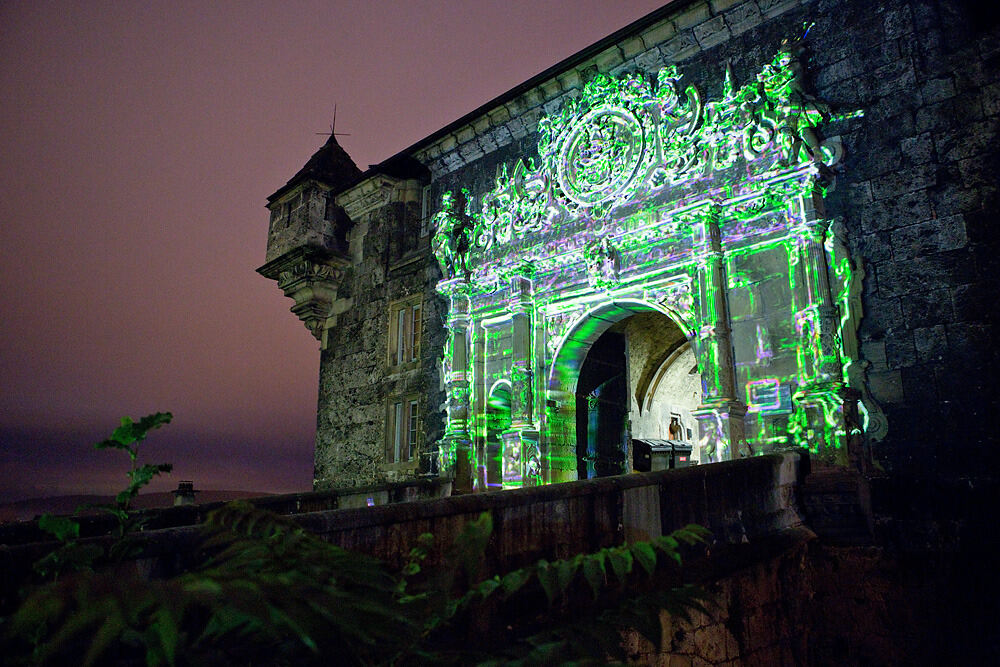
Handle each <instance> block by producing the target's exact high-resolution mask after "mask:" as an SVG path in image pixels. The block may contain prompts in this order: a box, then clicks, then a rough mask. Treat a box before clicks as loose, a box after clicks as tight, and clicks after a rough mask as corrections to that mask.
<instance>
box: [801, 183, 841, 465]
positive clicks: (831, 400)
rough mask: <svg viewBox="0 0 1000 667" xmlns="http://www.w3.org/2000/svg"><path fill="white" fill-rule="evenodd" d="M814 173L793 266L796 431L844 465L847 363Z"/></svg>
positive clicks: (824, 455) (823, 456)
mask: <svg viewBox="0 0 1000 667" xmlns="http://www.w3.org/2000/svg"><path fill="white" fill-rule="evenodd" d="M816 188H817V186H816V185H815V183H814V181H813V179H812V178H810V179H809V180H808V181H807V182H806V184H805V190H804V192H803V194H802V195H800V196H799V198H798V199H797V201H796V208H797V209H798V210H797V211H796V213H797V216H798V222H797V223H796V224H795V225H794V226H793V227H792V230H791V234H792V241H793V242H792V250H791V252H792V254H793V256H792V257H791V264H792V268H793V270H792V271H791V272H790V276H789V277H790V279H791V281H792V284H791V288H792V302H793V304H794V306H793V307H794V309H795V328H796V331H797V332H798V334H799V342H798V354H797V357H798V367H799V378H798V385H799V386H798V390H797V391H796V392H795V396H794V399H795V403H796V412H795V415H794V417H793V423H792V427H793V431H794V432H795V434H796V437H797V439H798V440H799V442H800V443H801V444H802V445H804V446H807V447H808V448H809V449H810V450H811V451H813V452H814V453H816V454H819V456H820V458H821V459H824V460H826V461H827V462H830V463H838V464H841V465H846V464H847V463H848V453H847V450H846V445H847V441H846V438H845V435H846V434H845V431H844V410H843V404H844V403H843V389H844V382H843V379H844V378H843V364H842V361H841V357H840V347H839V318H840V315H839V312H838V310H837V308H836V307H835V306H834V304H833V295H832V294H831V292H830V276H829V273H828V267H827V260H826V247H825V241H826V234H827V230H828V228H829V222H828V221H827V220H825V219H823V217H822V210H821V207H822V199H821V196H820V194H819V193H818V192H817V191H816Z"/></svg>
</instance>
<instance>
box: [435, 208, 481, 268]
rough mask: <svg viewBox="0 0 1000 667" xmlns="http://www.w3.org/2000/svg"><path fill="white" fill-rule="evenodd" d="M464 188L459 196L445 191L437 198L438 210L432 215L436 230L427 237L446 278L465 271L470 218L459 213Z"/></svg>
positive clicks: (461, 209)
mask: <svg viewBox="0 0 1000 667" xmlns="http://www.w3.org/2000/svg"><path fill="white" fill-rule="evenodd" d="M464 204H465V197H464V191H463V192H462V193H460V194H459V196H457V197H456V196H455V195H453V194H452V193H451V192H446V193H445V194H444V196H443V197H442V198H441V210H440V211H439V212H438V213H437V214H435V215H434V226H435V228H436V230H437V231H435V233H434V238H433V239H432V240H431V249H432V250H433V251H434V255H435V256H436V257H437V260H438V263H439V264H440V265H441V274H442V275H443V276H444V278H445V279H446V280H450V279H451V278H454V277H456V276H458V275H459V274H460V273H461V274H466V273H468V271H469V267H468V263H467V259H468V254H469V228H470V226H471V223H470V221H468V220H467V219H466V217H465V216H464V215H463V213H464V208H465V205H464Z"/></svg>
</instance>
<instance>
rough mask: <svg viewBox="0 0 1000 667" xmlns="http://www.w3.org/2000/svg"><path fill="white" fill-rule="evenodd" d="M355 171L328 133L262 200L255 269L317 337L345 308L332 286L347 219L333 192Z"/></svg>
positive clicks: (340, 267) (342, 256) (342, 260)
mask: <svg viewBox="0 0 1000 667" xmlns="http://www.w3.org/2000/svg"><path fill="white" fill-rule="evenodd" d="M360 175H361V170H360V169H358V167H357V165H355V164H354V161H353V160H352V159H351V158H350V156H349V155H348V154H347V152H346V151H344V149H343V148H341V146H340V144H338V143H337V139H336V137H335V136H334V135H332V134H331V135H330V138H329V139H328V140H327V142H326V143H325V144H323V146H322V147H321V148H320V149H319V150H318V151H316V153H314V154H313V156H312V157H311V158H309V161H308V162H306V164H305V166H304V167H302V169H300V170H299V171H298V173H296V174H295V175H294V176H293V177H292V178H291V180H289V181H288V183H286V184H285V185H284V186H283V187H281V188H280V189H279V190H278V191H277V192H275V193H274V194H273V195H271V196H270V197H268V198H267V208H268V210H269V211H270V212H271V221H270V225H269V227H268V234H267V254H266V257H265V259H266V261H267V263H266V264H264V265H263V266H262V267H260V268H259V269H257V272H258V273H260V274H261V275H262V276H264V277H265V278H270V279H271V280H275V281H277V283H278V287H280V288H281V290H282V291H283V292H284V293H285V296H287V297H290V298H291V299H293V300H294V301H295V305H294V306H292V308H291V310H292V312H293V313H295V314H296V315H297V316H298V317H299V319H301V320H302V322H303V323H304V324H305V325H306V328H307V329H309V331H310V332H311V333H312V335H313V336H315V337H316V339H317V340H320V341H322V340H323V332H324V331H325V330H326V329H327V328H328V327H329V326H332V324H333V322H332V320H333V318H335V316H336V315H337V314H339V313H341V312H343V311H344V310H346V309H347V308H349V307H350V303H349V300H345V299H339V300H338V298H337V290H338V288H339V286H340V283H341V281H342V280H343V276H344V269H345V268H346V267H347V266H348V264H349V261H348V258H347V232H348V230H349V229H350V227H351V221H350V219H349V218H348V217H347V215H346V214H345V213H344V211H343V210H342V209H341V208H340V207H338V206H337V205H336V203H335V201H334V196H335V195H336V194H337V193H338V192H339V191H341V190H342V189H343V188H344V187H346V186H347V185H349V184H351V183H353V182H354V181H356V180H357V178H358V177H359V176H360Z"/></svg>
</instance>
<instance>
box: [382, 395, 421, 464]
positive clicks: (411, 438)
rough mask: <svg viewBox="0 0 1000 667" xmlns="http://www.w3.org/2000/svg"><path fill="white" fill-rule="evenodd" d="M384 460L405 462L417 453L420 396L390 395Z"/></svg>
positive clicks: (387, 461)
mask: <svg viewBox="0 0 1000 667" xmlns="http://www.w3.org/2000/svg"><path fill="white" fill-rule="evenodd" d="M387 408H388V410H387V412H388V414H387V415H386V429H385V431H386V438H385V462H386V463H387V464H392V463H407V462H409V461H413V460H414V458H415V457H416V454H417V441H418V438H419V435H420V396H419V394H410V395H407V396H396V397H392V398H390V399H389V400H388V402H387Z"/></svg>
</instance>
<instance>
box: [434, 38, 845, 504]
mask: <svg viewBox="0 0 1000 667" xmlns="http://www.w3.org/2000/svg"><path fill="white" fill-rule="evenodd" d="M800 51H801V45H800V44H799V43H797V42H795V43H789V44H785V45H783V46H782V49H781V50H780V51H779V52H778V54H777V55H776V56H775V57H774V59H773V60H772V61H771V63H769V64H767V65H765V66H764V67H763V68H762V69H761V71H760V73H759V74H758V75H757V76H756V78H755V79H754V80H753V81H751V82H749V83H747V84H746V85H744V86H742V87H738V86H737V85H736V82H735V81H734V78H733V76H732V73H731V71H729V70H728V68H727V71H726V73H725V76H724V81H723V82H722V87H721V88H722V89H721V95H720V96H718V97H717V98H716V99H713V100H711V101H707V100H706V98H705V97H704V96H703V95H702V93H701V91H700V90H699V88H698V87H696V86H695V85H693V84H692V85H686V86H683V87H682V85H681V81H682V75H681V74H680V73H679V72H678V70H677V69H676V68H675V67H672V66H671V67H666V68H664V69H662V70H660V71H659V72H658V74H657V75H656V77H655V79H653V80H650V79H648V78H646V77H643V76H640V75H638V74H627V75H623V76H621V77H619V78H617V79H612V78H610V77H607V76H603V75H599V76H597V77H595V78H594V79H593V80H591V81H590V82H589V83H588V84H587V85H586V86H585V87H584V89H583V91H582V95H581V96H580V97H579V98H578V99H576V100H572V101H570V102H567V103H566V105H565V107H564V108H563V110H562V112H561V113H559V114H556V115H554V116H550V117H547V118H543V119H542V120H541V121H540V122H539V143H538V160H537V164H536V163H535V161H534V160H528V161H527V162H524V161H522V160H518V161H517V163H516V164H515V165H514V166H513V167H512V168H510V169H508V168H507V167H506V166H503V167H502V168H501V169H500V170H499V173H498V175H497V180H496V186H495V187H494V188H493V190H491V191H490V192H488V193H485V194H482V195H478V196H473V195H472V194H471V193H469V192H467V191H464V190H463V191H461V192H460V193H448V194H447V195H445V198H444V201H443V202H442V208H441V210H440V212H439V213H438V214H437V215H436V216H435V224H436V230H437V233H436V235H435V239H434V248H435V252H436V254H437V257H438V260H439V262H440V264H441V268H442V272H443V274H444V277H445V279H444V280H442V282H441V283H440V284H439V286H438V290H439V292H440V293H441V294H442V295H443V296H444V297H445V298H446V299H448V301H449V304H450V306H451V311H450V312H451V314H450V316H449V320H448V322H449V328H450V330H451V332H452V338H451V339H450V343H449V348H448V350H446V352H445V359H444V368H445V369H446V372H445V381H446V384H447V387H448V397H449V402H448V427H447V432H446V434H445V437H444V439H443V441H442V443H441V466H442V471H444V472H447V471H454V472H455V474H456V483H457V488H459V489H465V490H472V489H474V488H486V487H487V486H490V485H496V484H502V485H503V486H504V487H516V486H522V485H534V484H541V483H547V482H554V481H562V480H567V479H574V478H575V476H576V470H577V465H576V460H575V456H576V454H575V446H576V443H575V440H574V438H575V430H576V429H575V422H574V419H573V418H572V417H571V415H570V413H571V412H572V409H571V408H570V407H569V406H570V404H571V403H572V402H573V397H574V396H573V392H574V391H575V387H576V384H577V379H578V377H579V373H580V367H581V366H582V364H583V362H584V360H585V359H586V358H587V354H588V351H589V349H590V346H591V345H593V343H594V341H595V340H596V339H597V338H598V337H599V336H600V335H601V334H602V333H603V332H604V331H605V330H607V329H608V328H609V327H611V326H612V324H614V323H615V322H618V321H621V320H623V319H624V318H625V317H627V316H629V315H631V314H633V313H637V312H646V311H655V312H659V313H662V314H664V315H666V316H668V317H669V318H670V319H671V320H672V321H673V322H674V323H675V324H676V326H677V327H679V328H680V330H681V331H682V332H683V333H684V335H685V337H686V338H687V340H688V341H689V343H690V346H691V348H692V349H693V351H694V354H695V357H696V359H697V370H698V371H699V372H700V375H701V382H702V391H701V397H702V398H701V404H700V405H698V407H697V409H695V410H694V411H693V414H694V416H695V417H696V418H697V419H698V422H699V426H700V428H699V431H700V432H699V433H698V435H697V436H696V437H695V439H696V441H697V442H696V447H695V453H696V456H697V457H698V458H700V460H701V462H709V461H717V460H723V459H727V458H732V457H735V456H745V455H751V454H753V453H758V452H764V451H770V450H773V449H776V448H781V447H786V446H806V447H809V448H810V449H811V450H813V451H814V452H817V453H818V454H820V455H821V456H823V457H825V458H828V459H831V460H840V461H846V458H847V457H846V454H844V453H843V448H844V446H845V443H846V442H847V439H846V438H845V433H844V426H843V412H844V407H843V398H842V397H843V396H846V395H848V393H847V392H844V391H843V389H844V387H845V383H846V379H847V378H846V376H845V373H844V367H845V364H846V363H847V362H848V361H849V358H848V356H847V354H846V352H845V350H844V348H843V345H842V344H841V341H843V340H844V335H843V334H844V332H843V331H842V327H843V326H844V325H845V323H848V322H851V323H853V322H855V321H856V317H854V316H852V314H851V300H850V298H849V295H850V294H852V293H853V290H855V286H854V284H853V281H854V277H853V274H852V271H851V262H850V260H849V259H847V258H845V257H842V256H839V257H836V258H834V257H832V255H831V250H830V247H832V246H829V245H828V244H827V243H826V240H827V236H826V235H827V228H828V223H827V221H826V220H825V219H824V217H823V209H822V198H823V195H824V192H825V189H826V188H827V187H829V185H830V184H831V182H832V172H831V170H830V167H831V166H832V165H833V164H834V162H835V161H836V160H837V159H839V157H840V152H841V151H840V145H839V141H837V140H836V139H827V140H821V139H820V138H819V135H818V133H817V128H818V127H819V126H820V125H821V124H822V123H823V122H825V121H828V120H830V119H831V117H832V115H831V113H830V110H829V108H828V107H827V106H826V105H825V104H823V103H822V102H820V101H818V100H816V99H815V98H813V97H811V96H810V95H808V94H807V93H806V92H805V90H804V89H803V86H802V77H801V72H802V68H801V65H800V64H799V60H798V57H799V53H800ZM498 383H504V386H506V387H509V394H510V404H509V422H506V421H505V422H504V425H505V430H504V431H503V433H501V434H499V437H498V435H497V434H496V433H493V432H492V431H490V430H489V426H488V424H491V423H495V421H496V420H495V419H493V420H492V421H491V420H490V419H488V418H487V414H488V412H489V411H488V402H489V400H490V395H491V394H490V391H491V390H492V388H494V387H496V386H498ZM506 414H508V413H505V415H506ZM676 432H677V430H676V429H675V430H674V431H672V433H676ZM501 441H502V444H500V445H499V447H500V448H501V451H500V452H499V458H500V459H501V461H500V465H494V462H492V461H490V460H487V459H488V458H489V457H490V456H492V454H491V451H494V450H495V449H496V447H497V446H498V445H497V443H499V442H501ZM488 442H489V443H492V445H491V446H492V448H493V449H491V448H490V447H488V446H487V443H488ZM627 467H628V466H626V468H627ZM489 470H500V471H501V473H499V474H500V475H501V479H499V480H497V479H491V478H490V473H489V472H488V471H489Z"/></svg>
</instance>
